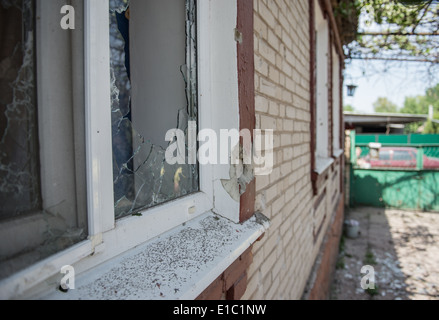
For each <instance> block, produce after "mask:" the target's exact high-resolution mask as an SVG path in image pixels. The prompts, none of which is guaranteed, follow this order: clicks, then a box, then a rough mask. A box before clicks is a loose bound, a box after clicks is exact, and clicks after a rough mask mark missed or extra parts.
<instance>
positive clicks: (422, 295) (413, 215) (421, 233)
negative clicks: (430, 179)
mask: <svg viewBox="0 0 439 320" xmlns="http://www.w3.org/2000/svg"><path fill="white" fill-rule="evenodd" d="M346 219H355V220H357V221H359V222H360V233H359V236H358V237H357V238H356V239H350V238H347V237H345V236H344V237H343V239H342V241H341V244H340V250H341V251H340V255H339V258H338V262H337V270H336V274H335V276H334V281H333V285H332V290H331V299H334V300H371V299H372V300H439V213H425V212H410V211H401V210H388V209H386V210H384V209H379V208H355V209H351V210H350V211H349V212H348V213H347V214H346ZM365 265H370V266H372V267H373V268H374V269H375V282H376V288H375V290H369V291H368V292H366V291H365V290H363V289H362V288H361V279H362V278H363V277H364V276H366V273H365V274H361V268H362V267H363V266H365Z"/></svg>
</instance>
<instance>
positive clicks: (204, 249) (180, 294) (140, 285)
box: [43, 212, 269, 300]
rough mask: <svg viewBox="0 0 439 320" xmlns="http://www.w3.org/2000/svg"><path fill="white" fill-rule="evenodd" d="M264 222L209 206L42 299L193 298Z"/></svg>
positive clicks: (260, 230)
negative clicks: (230, 216) (234, 218)
mask: <svg viewBox="0 0 439 320" xmlns="http://www.w3.org/2000/svg"><path fill="white" fill-rule="evenodd" d="M268 227H269V220H268V218H266V217H265V216H263V215H262V214H259V213H258V214H255V215H254V216H253V217H252V218H251V219H250V220H248V221H247V222H245V223H244V224H234V223H233V222H231V221H229V220H227V219H224V218H222V217H219V216H217V215H215V214H213V213H211V212H209V213H206V214H205V215H203V216H201V217H199V218H197V219H194V220H192V221H190V222H188V223H187V224H186V225H185V226H180V227H179V228H177V229H175V230H173V231H170V232H168V233H166V234H164V235H162V236H160V237H158V238H156V239H154V240H152V241H150V242H148V243H146V244H144V245H142V246H140V247H138V248H136V249H133V250H131V251H129V252H127V253H126V254H124V255H123V256H121V257H118V258H115V259H113V260H110V261H108V262H106V263H105V264H103V265H102V266H100V267H97V268H95V269H93V270H91V271H89V272H87V273H86V274H84V275H82V276H78V278H77V280H76V290H70V291H69V292H68V293H61V292H59V291H57V290H56V288H54V290H53V292H51V293H50V294H49V295H48V296H45V297H43V298H44V299H55V300H56V299H62V300H65V299H67V300H69V299H71V300H89V299H90V300H101V299H102V300H177V299H184V300H186V299H195V298H196V297H197V296H198V295H199V294H201V293H202V292H203V291H204V290H205V289H206V288H207V287H208V286H209V285H210V284H211V283H212V282H213V281H214V280H215V279H216V278H217V277H218V276H219V275H221V273H222V272H224V270H226V269H227V268H228V267H229V266H230V265H231V264H232V263H233V262H234V261H235V260H236V259H237V258H239V256H240V255H241V254H242V253H244V252H245V250H247V249H248V248H249V247H250V246H251V245H252V244H253V243H254V242H255V241H256V240H257V239H258V238H259V237H260V236H261V235H262V234H263V233H265V231H266V230H267V229H268Z"/></svg>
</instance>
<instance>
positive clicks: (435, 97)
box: [401, 84, 439, 119]
mask: <svg viewBox="0 0 439 320" xmlns="http://www.w3.org/2000/svg"><path fill="white" fill-rule="evenodd" d="M430 106H433V112H434V118H435V119H439V84H437V85H436V86H434V87H432V88H429V89H427V91H426V92H425V95H424V96H417V97H407V98H406V99H405V101H404V107H403V108H402V109H401V112H402V113H409V114H428V112H429V107H430Z"/></svg>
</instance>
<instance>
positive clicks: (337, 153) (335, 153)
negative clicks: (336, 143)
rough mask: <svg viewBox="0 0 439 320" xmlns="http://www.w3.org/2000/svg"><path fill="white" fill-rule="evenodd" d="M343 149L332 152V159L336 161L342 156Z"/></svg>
mask: <svg viewBox="0 0 439 320" xmlns="http://www.w3.org/2000/svg"><path fill="white" fill-rule="evenodd" d="M343 152H344V151H343V149H338V150H334V152H333V155H332V156H333V157H334V158H335V159H338V158H339V157H340V156H341V155H342V154H343Z"/></svg>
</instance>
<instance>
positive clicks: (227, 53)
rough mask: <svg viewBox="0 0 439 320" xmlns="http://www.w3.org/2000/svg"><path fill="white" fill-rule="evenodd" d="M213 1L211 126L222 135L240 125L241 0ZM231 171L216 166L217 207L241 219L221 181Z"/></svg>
mask: <svg viewBox="0 0 439 320" xmlns="http://www.w3.org/2000/svg"><path fill="white" fill-rule="evenodd" d="M200 2H203V1H200ZM209 2H210V12H209V15H208V16H206V17H205V19H209V20H210V21H209V23H210V35H209V36H210V50H211V51H210V60H211V67H210V68H211V69H210V82H211V91H210V93H211V107H210V108H211V109H210V112H211V114H212V118H213V121H212V127H211V129H213V130H215V132H216V133H217V135H218V137H219V136H220V130H221V129H227V130H230V129H236V130H238V131H239V129H240V126H239V91H238V88H239V86H238V52H237V51H238V48H237V43H236V40H235V28H236V22H237V16H238V4H237V1H236V0H221V1H217V0H210V1H209ZM232 148H233V146H232ZM230 156H231V155H229V159H230ZM229 173H230V164H228V165H220V164H218V165H215V166H214V167H213V186H214V187H213V188H214V206H215V208H214V211H215V213H217V214H219V215H221V216H223V217H226V218H228V219H230V220H232V221H233V222H235V223H238V222H239V209H240V203H239V202H237V201H235V200H233V199H232V197H231V196H230V195H229V194H228V193H227V192H226V190H225V189H224V187H223V186H222V183H221V179H226V180H228V179H230V174H229Z"/></svg>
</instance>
